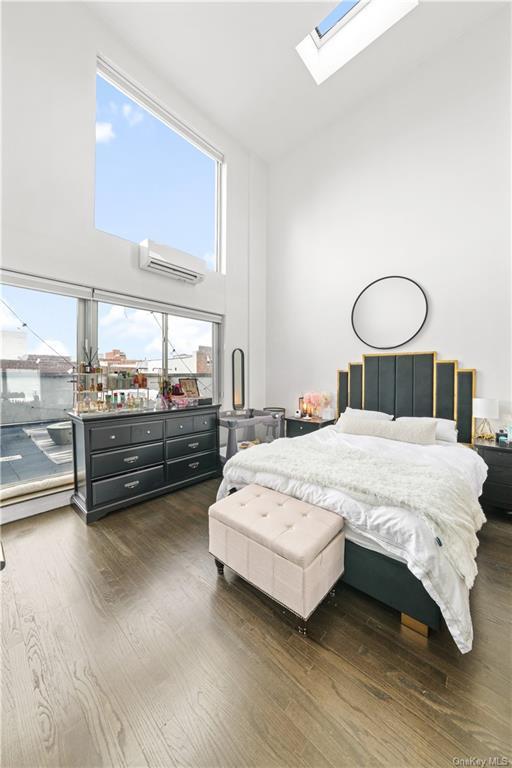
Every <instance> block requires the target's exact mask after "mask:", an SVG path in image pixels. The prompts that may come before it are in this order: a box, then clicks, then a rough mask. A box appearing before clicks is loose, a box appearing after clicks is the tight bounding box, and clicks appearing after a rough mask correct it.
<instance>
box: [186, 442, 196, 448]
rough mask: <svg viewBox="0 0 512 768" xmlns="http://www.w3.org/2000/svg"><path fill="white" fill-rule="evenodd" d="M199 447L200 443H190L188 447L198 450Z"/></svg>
mask: <svg viewBox="0 0 512 768" xmlns="http://www.w3.org/2000/svg"><path fill="white" fill-rule="evenodd" d="M198 445H199V443H189V444H188V447H189V448H197V446H198Z"/></svg>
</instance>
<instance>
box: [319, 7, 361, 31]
mask: <svg viewBox="0 0 512 768" xmlns="http://www.w3.org/2000/svg"><path fill="white" fill-rule="evenodd" d="M358 2H359V0H342V2H341V3H338V5H337V6H336V7H335V8H334V9H333V10H332V11H331V12H330V13H329V14H328V15H327V16H326V17H325V19H322V21H321V22H320V24H318V26H317V28H316V29H317V32H318V34H319V35H320V37H322V36H323V35H325V34H327V32H329V30H330V29H332V28H333V27H334V25H335V24H337V23H338V21H341V19H342V18H343V17H344V16H346V15H347V13H348V12H349V11H351V10H352V8H354V6H356V5H357V4H358Z"/></svg>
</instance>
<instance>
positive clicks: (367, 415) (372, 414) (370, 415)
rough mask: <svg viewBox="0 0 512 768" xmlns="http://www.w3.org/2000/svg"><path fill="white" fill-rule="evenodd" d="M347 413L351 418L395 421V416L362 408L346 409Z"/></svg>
mask: <svg viewBox="0 0 512 768" xmlns="http://www.w3.org/2000/svg"><path fill="white" fill-rule="evenodd" d="M345 413H348V414H349V415H350V416H361V417H362V418H364V419H379V420H382V421H393V414H392V413H384V412H383V411H365V410H363V409H361V408H345Z"/></svg>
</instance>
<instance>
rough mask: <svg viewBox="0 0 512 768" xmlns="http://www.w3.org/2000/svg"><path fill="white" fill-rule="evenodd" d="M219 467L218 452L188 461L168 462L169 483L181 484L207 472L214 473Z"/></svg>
mask: <svg viewBox="0 0 512 768" xmlns="http://www.w3.org/2000/svg"><path fill="white" fill-rule="evenodd" d="M217 467H218V454H217V451H211V452H210V453H202V454H200V455H199V456H190V458H188V459H178V460H177V461H168V462H167V482H168V483H180V482H181V481H182V480H189V479H190V478H193V477H196V476H197V475H204V474H205V473H206V472H213V471H214V470H216V469H217Z"/></svg>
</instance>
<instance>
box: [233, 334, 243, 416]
mask: <svg viewBox="0 0 512 768" xmlns="http://www.w3.org/2000/svg"><path fill="white" fill-rule="evenodd" d="M231 377H232V386H233V410H235V411H243V409H244V408H245V355H244V351H243V349H240V348H239V347H237V348H236V349H234V350H233V353H232V355H231Z"/></svg>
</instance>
